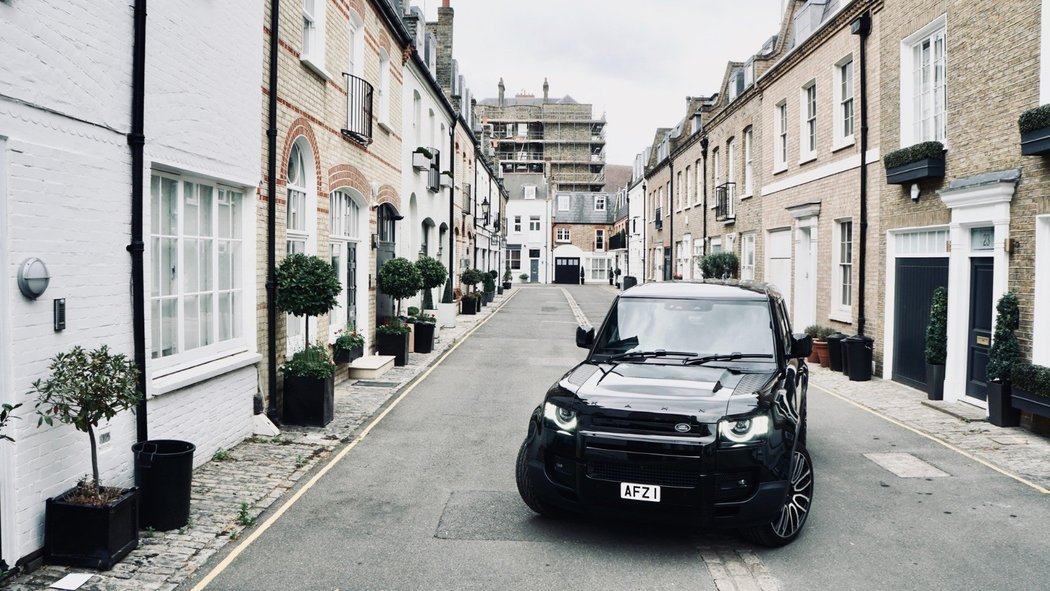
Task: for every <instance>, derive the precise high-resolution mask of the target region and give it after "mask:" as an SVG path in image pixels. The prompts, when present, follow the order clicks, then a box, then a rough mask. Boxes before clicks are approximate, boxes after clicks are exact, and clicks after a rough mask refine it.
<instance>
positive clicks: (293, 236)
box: [285, 137, 317, 357]
mask: <svg viewBox="0 0 1050 591" xmlns="http://www.w3.org/2000/svg"><path fill="white" fill-rule="evenodd" d="M297 152H298V153H299V154H300V156H301V159H302V171H301V174H300V175H299V177H298V178H296V177H293V175H292V170H293V167H292V166H291V165H290V163H291V161H292V159H293V158H295V154H296V153H297ZM288 159H289V166H288V177H289V178H288V179H287V180H286V196H285V198H286V199H287V201H286V203H287V205H286V208H287V207H290V206H291V201H292V199H291V195H292V192H301V193H302V194H303V195H302V202H303V208H304V211H303V212H302V214H301V219H302V223H301V224H295V225H296V227H295V228H289V227H288V222H289V216H290V215H291V214H290V213H289V212H287V211H286V214H285V244H286V248H285V252H286V254H291V253H292V252H302V253H304V254H308V255H312V254H315V253H316V252H317V232H316V229H317V192H316V190H315V189H314V188H313V187H314V186H316V185H315V183H313V182H311V181H312V180H313V179H314V170H315V169H314V155H313V151H312V150H311V149H310V145H309V143H307V141H306V140H305V139H304V138H302V137H300V138H298V139H296V140H295V143H294V144H292V149H291V150H290V152H289V156H288ZM293 243H295V244H301V245H302V249H301V250H299V249H294V250H293V249H292V248H291V247H292V245H293ZM285 320H286V325H285V335H286V337H287V338H286V339H285V354H286V355H287V356H289V357H291V356H292V354H294V353H295V352H296V351H300V350H302V349H303V347H304V346H305V344H306V343H305V329H306V318H305V317H298V316H292V315H291V314H286V315H285ZM315 324H316V319H314V318H311V319H310V327H311V329H312V328H314V325H315ZM310 332H311V333H314V334H316V332H317V331H316V330H311V331H310Z"/></svg>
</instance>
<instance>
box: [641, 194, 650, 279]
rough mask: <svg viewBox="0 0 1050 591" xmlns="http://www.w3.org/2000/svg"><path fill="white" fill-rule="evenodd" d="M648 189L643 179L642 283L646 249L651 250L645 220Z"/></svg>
mask: <svg viewBox="0 0 1050 591" xmlns="http://www.w3.org/2000/svg"><path fill="white" fill-rule="evenodd" d="M648 189H649V188H648V187H647V186H646V183H645V180H644V179H643V180H642V283H645V251H647V250H649V243H648V242H646V241H645V238H646V234H647V232H646V230H647V226H648V225H649V224H648V222H646V220H645V212H646V211H647V210H646V209H645V196H646V191H647V190H648Z"/></svg>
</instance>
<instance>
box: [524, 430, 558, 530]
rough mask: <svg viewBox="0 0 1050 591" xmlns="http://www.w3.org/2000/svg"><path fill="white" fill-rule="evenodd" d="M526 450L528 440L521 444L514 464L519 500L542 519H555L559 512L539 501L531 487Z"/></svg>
mask: <svg viewBox="0 0 1050 591" xmlns="http://www.w3.org/2000/svg"><path fill="white" fill-rule="evenodd" d="M527 449H528V439H526V440H525V441H523V442H522V443H521V449H520V450H518V460H517V461H516V462H515V470H514V475H515V480H517V483H518V494H519V495H521V500H522V501H525V504H526V505H528V506H529V509H532V510H533V511H535V512H536V513H539V514H540V515H543V516H544V517H557V516H558V515H559V511H557V510H556V509H555V508H553V507H551V506H550V505H549V504H547V503H545V502H543V501H541V500H540V499H539V497H537V496H536V491H535V490H534V489H533V487H532V479H531V478H529V469H528V466H529V462H528V457H527Z"/></svg>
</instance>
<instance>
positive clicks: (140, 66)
mask: <svg viewBox="0 0 1050 591" xmlns="http://www.w3.org/2000/svg"><path fill="white" fill-rule="evenodd" d="M134 12H135V16H134V30H135V33H134V35H135V41H134V49H133V54H132V58H131V64H132V66H131V132H130V133H128V145H129V146H130V147H131V244H129V245H128V246H127V251H128V252H129V253H131V291H132V296H131V299H132V308H133V312H132V324H133V330H134V340H135V367H136V368H137V369H138V372H139V377H138V386H137V387H138V391H139V395H140V398H139V402H138V405H137V406H136V409H135V426H136V436H137V440H138V442H139V443H141V442H143V441H146V439H148V435H149V433H148V429H147V425H148V422H147V416H146V407H147V404H146V291H145V267H144V263H143V258H144V256H145V254H144V253H145V250H146V248H145V242H143V227H142V226H143V224H142V218H143V202H144V200H145V185H144V179H143V168H144V167H145V162H144V161H145V159H144V154H143V152H144V149H145V145H146V135H145V133H144V128H145V115H146V107H145V104H146V0H135V6H134Z"/></svg>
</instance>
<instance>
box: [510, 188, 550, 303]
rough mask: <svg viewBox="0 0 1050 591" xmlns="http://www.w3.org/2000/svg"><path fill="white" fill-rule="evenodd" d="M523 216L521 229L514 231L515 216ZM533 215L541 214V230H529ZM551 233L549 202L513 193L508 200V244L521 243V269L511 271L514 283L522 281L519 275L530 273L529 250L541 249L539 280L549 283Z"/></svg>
mask: <svg viewBox="0 0 1050 591" xmlns="http://www.w3.org/2000/svg"><path fill="white" fill-rule="evenodd" d="M517 215H520V216H521V231H520V232H515V231H514V216H517ZM531 216H540V231H539V232H530V231H529V218H530V217H531ZM550 233H551V223H550V207H549V202H548V201H546V200H544V199H522V198H520V197H518V196H515V195H511V197H510V200H509V201H508V202H507V244H520V245H521V247H522V248H521V269H520V270H515V271H511V274H512V275H514V278H513V279H512V280H511V281H513V282H514V283H520V282H521V280H520V279H518V275H521V274H522V273H530V269H531V264H532V263H530V262H529V261H530V260H531V259H529V250H530V249H539V251H540V264H539V282H540V283H549V282H550V275H549V274H548V267H550V266H551V265H553V262H552V261H549V259H550V256H549V253H548V252H547V249H548V248H549V240H550Z"/></svg>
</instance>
